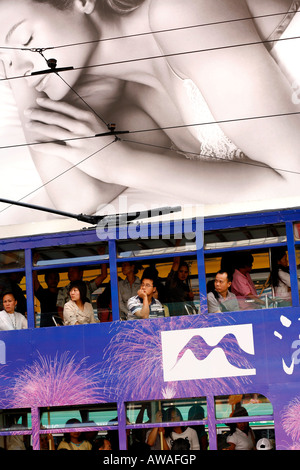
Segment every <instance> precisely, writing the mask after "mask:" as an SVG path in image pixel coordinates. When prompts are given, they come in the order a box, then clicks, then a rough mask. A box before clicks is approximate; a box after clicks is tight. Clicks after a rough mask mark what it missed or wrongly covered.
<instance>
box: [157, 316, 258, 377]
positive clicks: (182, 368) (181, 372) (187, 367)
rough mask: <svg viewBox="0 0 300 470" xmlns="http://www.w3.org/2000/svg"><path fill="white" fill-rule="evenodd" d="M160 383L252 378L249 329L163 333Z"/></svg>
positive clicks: (253, 372) (237, 327)
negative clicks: (161, 379) (241, 377)
mask: <svg viewBox="0 0 300 470" xmlns="http://www.w3.org/2000/svg"><path fill="white" fill-rule="evenodd" d="M161 341H162V351H163V370H164V380H165V381H166V382H171V381H174V380H195V379H209V378H221V377H239V376H247V375H255V374H256V370H255V369H254V368H253V366H252V365H251V359H252V358H253V356H254V342H253V329H252V325H250V324H247V325H231V326H219V327H215V328H199V329H190V330H177V331H164V332H162V333H161Z"/></svg>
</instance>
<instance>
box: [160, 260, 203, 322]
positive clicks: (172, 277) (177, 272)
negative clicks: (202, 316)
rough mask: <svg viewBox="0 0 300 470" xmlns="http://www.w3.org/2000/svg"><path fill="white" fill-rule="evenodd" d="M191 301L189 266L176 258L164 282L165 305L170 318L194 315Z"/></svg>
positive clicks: (192, 296)
mask: <svg viewBox="0 0 300 470" xmlns="http://www.w3.org/2000/svg"><path fill="white" fill-rule="evenodd" d="M193 300H194V293H193V290H192V287H191V280H190V269H189V265H188V263H187V262H186V261H183V260H182V259H181V258H180V257H179V256H176V257H175V258H174V261H173V265H172V268H171V271H170V272H169V274H168V277H167V280H166V304H167V306H168V309H169V313H170V316H171V317H172V316H178V315H188V314H190V313H195V312H196V309H195V306H194V302H193Z"/></svg>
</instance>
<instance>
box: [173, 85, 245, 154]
mask: <svg viewBox="0 0 300 470" xmlns="http://www.w3.org/2000/svg"><path fill="white" fill-rule="evenodd" d="M183 86H184V90H185V92H186V94H187V97H188V100H189V102H190V103H191V105H192V111H193V115H194V117H195V119H196V123H202V122H203V124H202V125H199V126H197V138H198V140H199V143H200V152H199V154H194V153H189V152H183V151H181V150H179V149H177V148H176V147H175V146H172V147H171V149H172V150H174V151H176V152H177V153H179V154H181V155H184V156H185V157H186V158H188V159H190V160H206V161H207V160H212V159H213V160H220V159H222V160H236V159H241V158H244V157H245V155H244V153H243V152H242V151H241V150H240V149H238V148H237V147H236V146H235V144H234V143H233V142H231V140H230V139H228V138H227V137H226V135H225V134H224V133H223V131H222V129H221V128H220V127H219V125H218V124H217V123H216V122H215V120H214V118H213V115H212V114H211V112H210V109H209V107H208V105H207V103H206V101H205V99H204V97H203V96H202V94H201V92H200V91H199V89H198V87H197V86H196V85H195V84H194V82H193V81H192V80H190V79H184V80H183Z"/></svg>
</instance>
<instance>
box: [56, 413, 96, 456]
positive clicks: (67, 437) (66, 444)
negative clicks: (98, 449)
mask: <svg viewBox="0 0 300 470" xmlns="http://www.w3.org/2000/svg"><path fill="white" fill-rule="evenodd" d="M77 424H78V427H79V426H80V425H81V422H80V421H79V420H78V419H76V418H72V419H69V420H68V421H67V422H66V426H74V427H75V426H76V425H77ZM83 437H84V435H83V433H82V432H80V431H75V430H74V431H71V432H70V433H65V434H64V439H63V440H62V441H61V442H60V444H59V445H58V447H57V450H63V449H65V450H92V444H91V443H90V442H88V441H86V440H85V439H84V438H83Z"/></svg>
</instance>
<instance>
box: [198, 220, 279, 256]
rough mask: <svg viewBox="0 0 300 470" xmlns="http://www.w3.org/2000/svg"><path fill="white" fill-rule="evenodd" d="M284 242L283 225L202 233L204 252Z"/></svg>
mask: <svg viewBox="0 0 300 470" xmlns="http://www.w3.org/2000/svg"><path fill="white" fill-rule="evenodd" d="M284 242H286V229H285V224H272V225H263V226H260V225H257V226H252V227H251V226H250V227H240V228H228V229H220V230H218V229H217V230H209V231H206V232H205V233H204V249H205V250H217V249H223V248H231V247H238V246H249V247H251V246H253V245H265V244H271V243H284Z"/></svg>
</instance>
